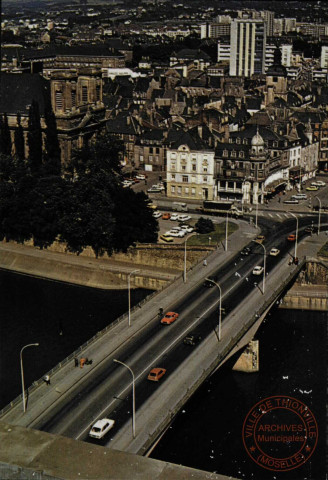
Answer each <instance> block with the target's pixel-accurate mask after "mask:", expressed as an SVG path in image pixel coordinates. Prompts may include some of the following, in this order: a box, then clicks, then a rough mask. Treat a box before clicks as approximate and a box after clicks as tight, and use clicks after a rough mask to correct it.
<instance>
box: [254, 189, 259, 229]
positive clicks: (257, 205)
mask: <svg viewBox="0 0 328 480" xmlns="http://www.w3.org/2000/svg"><path fill="white" fill-rule="evenodd" d="M258 214H259V199H258V197H257V203H256V210H255V227H256V228H257V217H258Z"/></svg>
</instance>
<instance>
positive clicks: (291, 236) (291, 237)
mask: <svg viewBox="0 0 328 480" xmlns="http://www.w3.org/2000/svg"><path fill="white" fill-rule="evenodd" d="M287 240H288V241H289V242H296V235H294V234H293V233H291V234H290V235H288V237H287Z"/></svg>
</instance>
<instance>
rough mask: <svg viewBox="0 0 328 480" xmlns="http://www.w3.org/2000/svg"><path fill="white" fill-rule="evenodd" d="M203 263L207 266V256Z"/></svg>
mask: <svg viewBox="0 0 328 480" xmlns="http://www.w3.org/2000/svg"><path fill="white" fill-rule="evenodd" d="M203 265H204V267H207V260H206V258H205V260H204V261H203Z"/></svg>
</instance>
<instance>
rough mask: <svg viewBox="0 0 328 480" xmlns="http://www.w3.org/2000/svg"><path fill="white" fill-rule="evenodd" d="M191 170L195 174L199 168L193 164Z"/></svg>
mask: <svg viewBox="0 0 328 480" xmlns="http://www.w3.org/2000/svg"><path fill="white" fill-rule="evenodd" d="M191 169H192V171H193V172H196V169H197V166H196V164H195V163H193V164H192V166H191Z"/></svg>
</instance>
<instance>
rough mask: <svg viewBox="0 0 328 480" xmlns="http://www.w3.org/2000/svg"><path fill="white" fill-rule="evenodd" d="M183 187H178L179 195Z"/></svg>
mask: <svg viewBox="0 0 328 480" xmlns="http://www.w3.org/2000/svg"><path fill="white" fill-rule="evenodd" d="M181 191H182V188H181V187H178V195H181Z"/></svg>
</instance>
